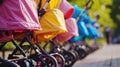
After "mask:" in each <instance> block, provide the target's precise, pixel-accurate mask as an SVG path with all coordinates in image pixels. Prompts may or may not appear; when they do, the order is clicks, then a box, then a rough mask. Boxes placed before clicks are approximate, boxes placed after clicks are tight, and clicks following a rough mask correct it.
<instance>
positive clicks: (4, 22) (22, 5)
mask: <svg viewBox="0 0 120 67" xmlns="http://www.w3.org/2000/svg"><path fill="white" fill-rule="evenodd" d="M0 25H1V26H0V30H23V29H24V30H29V29H30V30H38V29H40V28H41V27H40V24H39V21H38V16H37V9H36V5H35V3H34V0H4V1H3V3H2V4H1V5H0Z"/></svg>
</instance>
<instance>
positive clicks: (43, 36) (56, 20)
mask: <svg viewBox="0 0 120 67" xmlns="http://www.w3.org/2000/svg"><path fill="white" fill-rule="evenodd" d="M39 21H40V24H41V27H42V30H40V31H34V35H35V37H36V38H37V40H38V41H39V42H43V41H47V40H50V39H52V38H54V37H55V36H56V35H57V34H61V33H65V32H67V29H66V25H65V20H64V15H63V13H62V12H61V11H60V10H59V9H49V10H47V11H46V13H45V14H44V15H43V16H41V17H40V19H39Z"/></svg>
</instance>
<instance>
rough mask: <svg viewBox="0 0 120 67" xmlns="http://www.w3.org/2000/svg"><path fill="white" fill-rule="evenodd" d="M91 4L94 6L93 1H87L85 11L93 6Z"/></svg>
mask: <svg viewBox="0 0 120 67" xmlns="http://www.w3.org/2000/svg"><path fill="white" fill-rule="evenodd" d="M89 4H90V5H89ZM93 4H94V1H93V0H88V1H87V2H86V4H85V9H90V8H91V7H92V6H93Z"/></svg>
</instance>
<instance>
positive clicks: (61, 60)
mask: <svg viewBox="0 0 120 67" xmlns="http://www.w3.org/2000/svg"><path fill="white" fill-rule="evenodd" d="M51 55H52V56H53V57H55V59H56V60H57V62H58V67H65V59H64V57H63V56H62V55H61V54H58V53H52V54H51Z"/></svg>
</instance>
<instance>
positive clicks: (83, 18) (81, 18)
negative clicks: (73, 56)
mask: <svg viewBox="0 0 120 67" xmlns="http://www.w3.org/2000/svg"><path fill="white" fill-rule="evenodd" d="M89 3H91V4H90V5H89ZM92 4H93V1H91V0H89V1H87V3H86V5H85V7H84V9H83V10H82V9H80V8H78V6H77V5H73V6H74V8H75V12H74V14H73V16H72V17H73V18H75V19H76V20H77V25H78V31H79V36H77V37H73V38H71V39H70V40H69V42H70V43H72V44H73V45H74V46H75V48H73V49H74V50H76V51H77V52H78V54H79V59H83V58H85V57H86V56H87V54H88V53H89V51H90V50H91V47H90V46H89V45H88V44H87V43H86V42H85V41H84V39H85V37H88V36H89V35H90V33H89V31H88V29H87V27H86V25H87V23H89V22H90V18H89V17H88V16H87V15H86V14H85V13H84V12H85V11H86V10H88V9H90V8H91V6H92ZM88 5H89V6H88ZM85 22H86V23H85ZM80 44H81V45H80ZM71 47H72V46H71ZM83 47H86V48H83Z"/></svg>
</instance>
